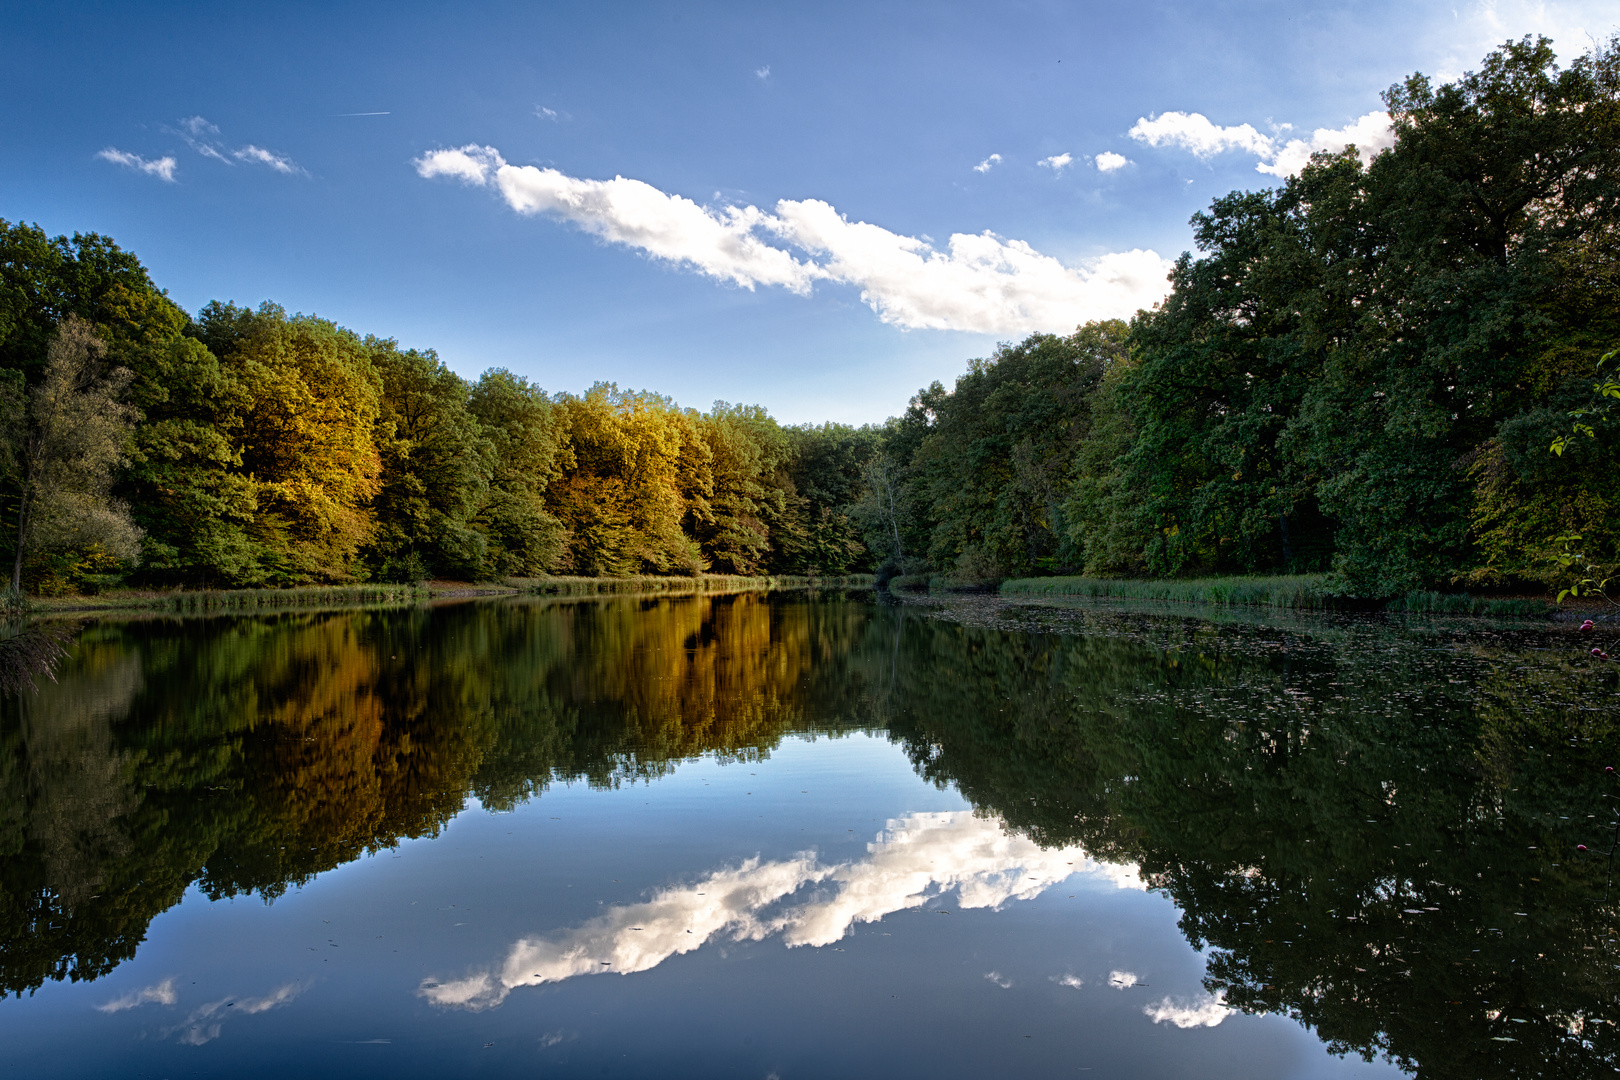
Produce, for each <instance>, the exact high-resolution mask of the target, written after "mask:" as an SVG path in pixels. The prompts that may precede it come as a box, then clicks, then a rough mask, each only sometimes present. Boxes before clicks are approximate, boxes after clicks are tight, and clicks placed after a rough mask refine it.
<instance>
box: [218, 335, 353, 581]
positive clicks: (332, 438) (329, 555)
mask: <svg viewBox="0 0 1620 1080" xmlns="http://www.w3.org/2000/svg"><path fill="white" fill-rule="evenodd" d="M199 322H200V323H202V324H203V331H204V335H205V340H207V341H208V343H209V345H210V347H211V348H212V349H213V351H214V353H215V355H217V356H220V358H221V359H222V360H223V361H224V362H225V363H226V364H227V365H228V366H229V367H231V368H232V369H234V371H235V373H236V375H237V377H238V378H239V380H240V383H241V385H242V387H243V395H242V399H241V401H240V402H239V403H238V404H237V405H236V408H235V410H234V411H235V415H234V416H232V417H231V418H230V419H229V422H228V423H229V427H230V429H231V436H232V438H233V440H234V441H235V443H236V445H237V446H238V447H239V449H240V453H241V465H240V469H241V470H242V472H244V473H245V474H246V475H247V476H248V478H249V479H250V480H251V482H252V486H253V489H254V495H255V512H254V513H255V517H254V532H255V533H256V534H257V537H258V539H259V541H260V542H261V543H262V544H263V545H264V546H265V547H266V548H267V549H268V553H269V554H270V555H271V556H272V561H273V562H275V563H277V564H279V565H277V567H276V569H277V571H278V573H277V576H278V577H280V578H281V579H282V580H283V582H298V581H337V580H343V579H345V578H347V577H349V576H350V575H351V573H352V568H353V566H354V564H355V555H356V552H357V551H358V549H359V548H360V546H361V545H362V544H364V543H365V541H366V540H367V539H368V537H369V535H370V532H371V525H372V523H371V515H370V511H369V503H370V501H371V499H372V498H373V497H374V496H375V495H376V494H377V492H378V490H379V486H380V485H379V477H380V473H381V469H382V465H381V459H380V456H379V454H378V451H377V445H376V440H375V429H376V424H377V417H378V409H379V400H380V398H381V393H382V380H381V378H380V377H379V375H378V373H377V371H376V369H375V367H374V366H373V364H372V361H371V356H370V353H369V351H368V350H367V348H366V346H365V343H364V342H363V341H362V340H361V339H360V338H359V337H358V336H357V335H355V334H354V333H352V332H350V331H348V330H344V329H342V328H341V327H338V326H336V325H335V324H333V323H330V322H327V321H326V320H324V319H317V318H314V317H312V316H306V315H297V316H291V317H289V316H288V315H287V314H286V312H285V311H284V310H282V309H281V308H280V307H278V306H276V305H274V304H268V303H267V304H263V305H261V306H260V307H259V309H258V310H257V311H247V310H246V309H243V308H239V307H237V306H235V305H234V304H217V303H216V304H210V305H208V307H207V308H204V310H203V312H202V313H201V315H200V317H199Z"/></svg>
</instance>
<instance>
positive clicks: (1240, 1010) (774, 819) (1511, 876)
mask: <svg viewBox="0 0 1620 1080" xmlns="http://www.w3.org/2000/svg"><path fill="white" fill-rule="evenodd" d="M1580 644H1581V643H1580V642H1579V641H1578V639H1577V638H1576V636H1575V635H1574V634H1573V633H1570V632H1567V631H1562V630H1559V629H1556V628H1552V627H1546V626H1534V627H1525V626H1520V627H1517V628H1514V627H1507V626H1493V625H1491V624H1486V623H1483V622H1478V621H1468V622H1456V623H1450V624H1445V623H1436V622H1431V621H1427V620H1415V619H1414V620H1409V621H1391V620H1389V619H1374V618H1366V617H1363V618H1352V617H1336V618H1329V617H1317V618H1303V617H1289V616H1258V615H1254V616H1232V617H1226V618H1223V619H1220V620H1217V621H1210V619H1209V618H1205V617H1191V616H1190V615H1189V614H1188V612H1187V611H1186V610H1185V609H1183V610H1180V611H1175V610H1170V609H1164V610H1158V611H1154V610H1123V609H1119V608H1115V607H1106V606H1097V605H1084V604H1075V605H1069V606H1056V605H1051V604H1043V605H1014V604H1008V603H1005V602H1002V601H997V600H992V599H975V598H963V599H960V600H953V601H949V602H947V603H944V604H919V603H906V604H894V603H890V602H880V601H879V600H878V599H877V598H874V597H873V596H872V595H871V594H869V593H866V594H862V593H852V594H811V593H781V594H769V595H766V594H742V595H734V596H718V597H716V596H698V597H685V598H661V599H623V598H621V599H611V600H602V601H555V600H551V601H546V600H524V601H501V602H473V603H461V604H446V605H441V606H431V607H415V608H405V609H396V610H365V611H338V612H307V613H289V614H280V615H274V616H266V617H230V618H225V617H221V618H207V619H185V620H180V619H169V618H147V619H129V620H115V619H98V620H96V621H93V622H90V623H87V624H85V625H84V626H82V627H80V628H77V630H76V638H75V640H74V643H73V645H72V647H71V650H70V655H69V657H68V658H67V659H66V660H65V661H64V662H63V663H62V665H61V667H60V668H59V670H58V671H57V681H56V682H55V683H51V682H42V684H41V686H40V688H39V690H38V691H37V693H31V692H27V691H24V692H22V693H21V694H18V695H13V696H11V697H9V698H7V699H6V700H5V702H4V704H3V705H0V740H3V742H0V745H3V752H0V989H3V990H4V991H6V992H8V994H10V995H12V996H9V997H7V998H5V999H3V1000H0V1068H3V1069H4V1070H5V1071H6V1073H7V1074H8V1075H13V1076H29V1077H58V1076H60V1077H92V1076H93V1077H102V1076H132V1077H133V1076H150V1077H175V1078H179V1077H189V1076H204V1077H209V1076H230V1077H257V1076H288V1075H298V1076H315V1077H319V1076H388V1077H416V1076H420V1077H445V1076H489V1077H505V1076H524V1077H529V1076H556V1077H569V1076H591V1077H599V1076H618V1077H646V1076H658V1077H756V1078H760V1080H764V1078H767V1077H773V1076H774V1077H777V1078H779V1080H790V1078H794V1077H834V1076H840V1077H865V1076H873V1077H911V1076H915V1077H958V1076H960V1077H975V1078H980V1077H984V1076H987V1075H988V1076H1062V1077H1068V1076H1086V1077H1105V1076H1115V1077H1131V1078H1136V1077H1184V1076H1197V1077H1233V1078H1239V1077H1241V1078H1273V1077H1275V1078H1283V1077H1345V1078H1350V1077H1393V1076H1399V1075H1402V1074H1416V1075H1419V1076H1423V1077H1436V1078H1440V1077H1445V1078H1451V1077H1456V1078H1459V1080H1460V1078H1477V1077H1494V1076H1509V1075H1513V1076H1520V1077H1538V1076H1560V1077H1586V1076H1594V1077H1595V1076H1609V1075H1612V1074H1613V1073H1614V1071H1615V1070H1616V1067H1617V1065H1620V1039H1617V1035H1616V1032H1615V1029H1614V1023H1615V1022H1616V1021H1620V1001H1617V991H1620V967H1617V964H1620V943H1617V941H1616V937H1617V935H1616V933H1615V931H1616V929H1617V918H1616V916H1617V906H1620V883H1617V884H1616V885H1615V886H1614V887H1613V888H1611V887H1610V885H1609V883H1608V875H1609V872H1610V861H1609V852H1610V850H1611V844H1612V841H1613V839H1614V835H1615V822H1616V812H1615V809H1614V808H1615V807H1617V806H1620V802H1616V800H1615V796H1620V782H1617V781H1616V779H1615V774H1613V773H1606V772H1605V771H1604V769H1605V767H1606V766H1607V765H1608V764H1610V763H1620V745H1617V744H1620V732H1617V721H1620V680H1617V679H1616V668H1617V667H1620V665H1612V664H1611V665H1604V664H1601V663H1600V662H1597V661H1593V660H1590V659H1589V658H1586V657H1584V656H1583V655H1582V652H1581V650H1580V648H1579V645H1580ZM1581 844H1585V845H1587V847H1588V849H1589V850H1588V851H1586V852H1584V853H1583V852H1580V851H1579V850H1578V849H1577V845H1581Z"/></svg>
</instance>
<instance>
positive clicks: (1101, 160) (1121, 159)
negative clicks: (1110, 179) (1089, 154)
mask: <svg viewBox="0 0 1620 1080" xmlns="http://www.w3.org/2000/svg"><path fill="white" fill-rule="evenodd" d="M1130 163H1131V159H1130V158H1128V157H1126V156H1125V155H1124V154H1116V153H1114V152H1113V151H1112V150H1104V151H1103V152H1102V153H1100V154H1098V155H1097V158H1096V164H1097V171H1098V172H1116V171H1118V170H1120V169H1123V168H1124V167H1125V166H1127V165H1129V164H1130Z"/></svg>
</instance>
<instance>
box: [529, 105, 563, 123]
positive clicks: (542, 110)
mask: <svg viewBox="0 0 1620 1080" xmlns="http://www.w3.org/2000/svg"><path fill="white" fill-rule="evenodd" d="M534 115H536V116H538V117H539V118H540V119H542V120H556V119H558V116H557V110H556V109H548V108H547V107H546V106H544V105H536V106H535V107H534Z"/></svg>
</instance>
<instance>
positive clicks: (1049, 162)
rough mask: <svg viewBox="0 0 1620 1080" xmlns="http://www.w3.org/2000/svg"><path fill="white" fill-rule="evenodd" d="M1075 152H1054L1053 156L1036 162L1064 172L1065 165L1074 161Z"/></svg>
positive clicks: (1055, 170) (1054, 170)
mask: <svg viewBox="0 0 1620 1080" xmlns="http://www.w3.org/2000/svg"><path fill="white" fill-rule="evenodd" d="M1073 161H1074V155H1073V154H1053V155H1052V156H1051V157H1046V158H1041V160H1039V161H1037V162H1036V163H1035V164H1037V165H1044V166H1045V167H1046V168H1048V169H1051V170H1052V171H1053V172H1062V171H1063V169H1064V167H1065V166H1067V165H1069V164H1071V163H1073Z"/></svg>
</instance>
